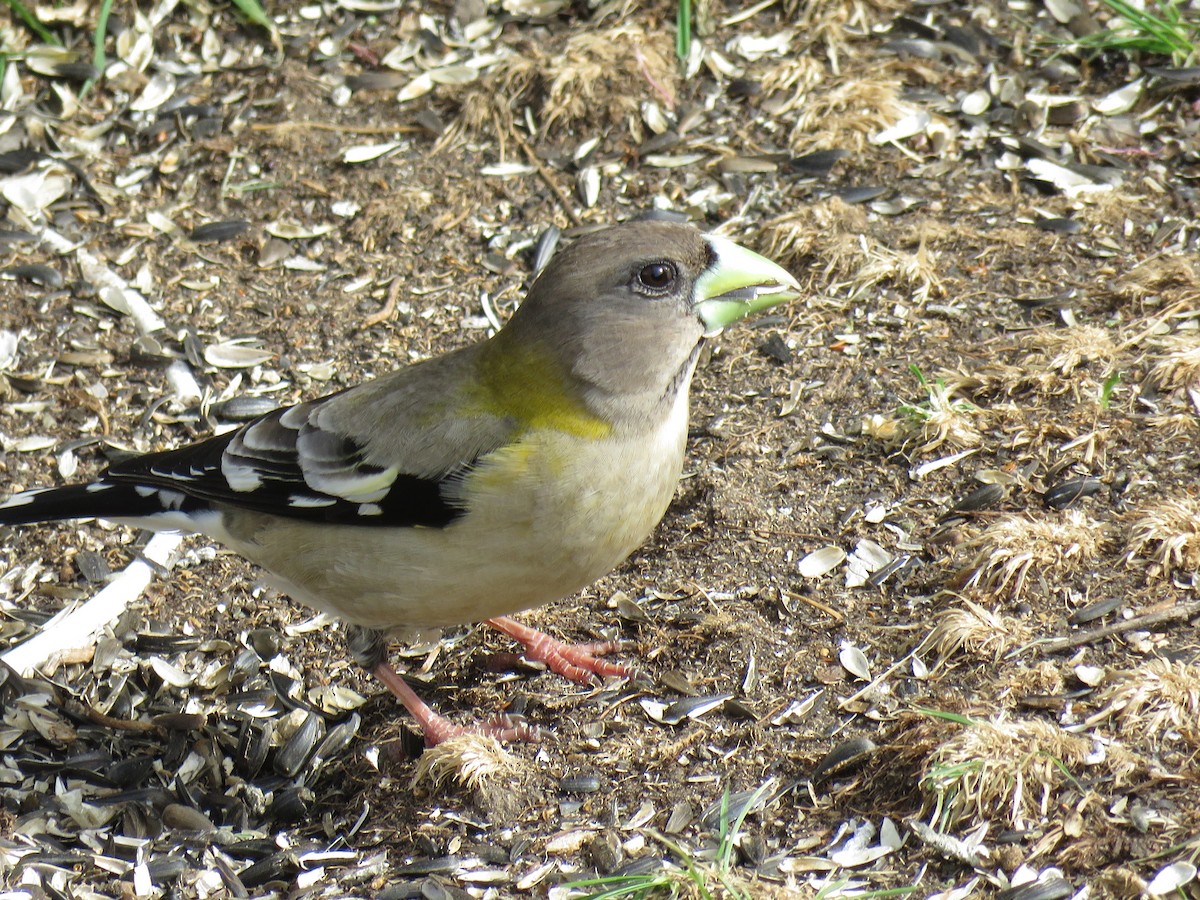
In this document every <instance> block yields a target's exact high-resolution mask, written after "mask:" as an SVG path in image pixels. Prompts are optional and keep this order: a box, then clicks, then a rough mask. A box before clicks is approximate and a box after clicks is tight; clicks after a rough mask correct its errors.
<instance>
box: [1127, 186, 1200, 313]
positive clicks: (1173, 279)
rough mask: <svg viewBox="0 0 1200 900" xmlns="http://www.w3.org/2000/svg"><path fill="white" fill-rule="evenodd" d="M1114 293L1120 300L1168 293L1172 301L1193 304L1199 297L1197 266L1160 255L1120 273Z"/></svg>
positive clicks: (1199, 273) (1176, 258)
mask: <svg viewBox="0 0 1200 900" xmlns="http://www.w3.org/2000/svg"><path fill="white" fill-rule="evenodd" d="M1125 211H1126V212H1127V211H1128V207H1126V209H1125ZM1113 292H1114V293H1115V294H1116V296H1117V297H1119V298H1121V299H1125V300H1133V301H1141V300H1145V299H1146V298H1147V297H1153V296H1156V295H1159V294H1164V293H1170V294H1171V295H1172V296H1171V297H1170V300H1172V301H1187V300H1191V301H1192V302H1193V303H1194V302H1195V301H1197V300H1200V265H1197V263H1196V262H1195V261H1194V260H1192V259H1188V258H1187V257H1184V256H1160V257H1158V258H1156V259H1151V260H1148V261H1146V262H1144V263H1142V264H1141V265H1139V266H1134V267H1133V268H1132V269H1130V270H1129V271H1128V272H1126V273H1125V274H1124V275H1122V276H1121V277H1120V278H1119V279H1117V282H1116V284H1115V285H1114V288H1113ZM1177 293H1178V294H1179V295H1178V296H1177V295H1176V294H1177Z"/></svg>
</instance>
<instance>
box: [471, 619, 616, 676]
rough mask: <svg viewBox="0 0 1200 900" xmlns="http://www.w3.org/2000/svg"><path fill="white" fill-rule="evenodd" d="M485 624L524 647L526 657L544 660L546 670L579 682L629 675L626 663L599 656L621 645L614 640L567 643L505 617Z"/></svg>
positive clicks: (539, 660)
mask: <svg viewBox="0 0 1200 900" xmlns="http://www.w3.org/2000/svg"><path fill="white" fill-rule="evenodd" d="M487 624H488V625H490V626H492V627H493V628H495V629H496V630H497V631H500V632H503V633H504V634H507V635H508V636H509V637H511V638H513V639H514V640H516V641H519V642H520V643H522V644H523V645H524V646H525V654H524V655H525V658H526V659H528V660H531V661H532V662H540V663H545V664H546V666H547V667H548V668H549V669H550V671H552V672H556V673H558V674H559V675H561V676H563V677H564V678H569V679H570V680H571V681H575V682H578V683H579V684H587V683H589V682H591V681H593V680H594V679H595V678H596V677H597V676H599V677H601V678H605V677H608V676H610V675H616V676H618V677H622V678H624V677H627V676H629V675H632V674H633V670H632V669H631V668H629V667H628V666H623V665H621V664H620V663H612V662H608V661H607V660H604V659H600V658H599V657H601V656H604V655H606V654H608V653H615V652H616V651H618V650H620V649H621V645H620V644H619V643H618V642H616V641H595V642H593V643H588V644H567V643H564V642H562V641H560V640H558V639H557V638H552V637H551V636H550V635H548V634H546V633H545V632H543V631H538V630H537V629H536V628H530V627H529V626H528V625H522V624H521V623H520V622H516V621H514V620H512V619H510V618H508V617H507V616H497V617H496V618H494V619H488V620H487Z"/></svg>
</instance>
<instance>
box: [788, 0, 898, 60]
mask: <svg viewBox="0 0 1200 900" xmlns="http://www.w3.org/2000/svg"><path fill="white" fill-rule="evenodd" d="M906 8H907V7H906V5H905V4H904V3H901V2H899V0H784V2H783V10H784V13H785V14H786V15H787V17H788V20H789V21H792V22H794V23H795V24H796V28H797V30H798V32H799V33H800V34H801V35H803V36H804V37H805V38H807V39H808V40H810V41H812V42H813V43H820V44H824V45H825V47H826V48H827V52H828V54H829V56H830V58H831V59H836V57H837V55H838V53H839V51H841V50H842V49H843V48H845V46H846V45H847V44H848V43H849V35H850V34H851V33H854V34H869V33H870V32H871V29H872V28H874V27H875V26H876V25H878V24H880V23H881V22H886V21H891V20H892V19H893V18H894V17H895V14H896V13H897V12H899V11H901V10H903V9H906Z"/></svg>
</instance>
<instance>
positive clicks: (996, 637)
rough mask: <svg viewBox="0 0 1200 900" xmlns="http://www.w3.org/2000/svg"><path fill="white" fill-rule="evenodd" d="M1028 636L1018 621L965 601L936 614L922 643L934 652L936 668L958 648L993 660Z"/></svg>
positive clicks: (1027, 630) (1025, 628) (1022, 641)
mask: <svg viewBox="0 0 1200 900" xmlns="http://www.w3.org/2000/svg"><path fill="white" fill-rule="evenodd" d="M1028 639H1029V629H1028V627H1026V626H1025V625H1023V624H1022V623H1021V622H1020V621H1019V620H1017V619H1013V618H1009V617H1007V616H1002V615H1000V614H999V613H997V612H993V611H992V610H989V609H984V608H983V607H982V606H980V605H979V604H978V603H973V602H972V601H970V600H964V601H963V605H962V606H961V607H958V608H956V609H948V610H946V611H945V612H944V613H942V614H941V615H939V616H938V619H937V624H936V625H934V627H933V630H932V631H931V632H929V637H927V638H926V639H925V641H924V642H923V644H922V646H925V647H928V648H930V649H931V650H933V651H934V652H935V653H936V654H937V662H936V663H935V664H934V668H935V669H937V668H941V667H942V666H943V665H945V664H946V663H947V661H949V659H950V657H951V656H954V655H955V654H957V653H959V652H960V651H962V652H965V653H966V654H968V655H969V656H973V657H976V658H983V659H989V660H992V661H995V660H998V659H999V658H1000V657H1001V656H1003V655H1004V654H1005V653H1007V652H1008V651H1009V650H1012V649H1013V648H1014V647H1018V646H1020V645H1021V644H1023V643H1025V642H1026V641H1027V640H1028Z"/></svg>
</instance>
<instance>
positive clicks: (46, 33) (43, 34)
mask: <svg viewBox="0 0 1200 900" xmlns="http://www.w3.org/2000/svg"><path fill="white" fill-rule="evenodd" d="M5 3H6V5H7V6H8V8H9V9H11V10H12V11H13V12H14V13H16V16H17V18H18V19H20V20H21V21H22V22H24V23H25V27H26V28H28V29H29V30H30V31H32V32H33V33H34V34H36V35H37V36H38V37H39V38H41V39H42V40H43V41H45V42H46V43H47V44H53V45H54V46H55V47H61V46H62V41H60V40H59V39H58V38H57V37H55V35H54V32H52V31H50V29H48V28H47V27H46V26H45V25H43V24H42V23H41V22H40V21H39V20H38V17H37V16H35V15H34V14H33V11H32V10H31V9H29V8H28V7H26V6H25V4H24V3H22V2H21V0H5Z"/></svg>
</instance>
